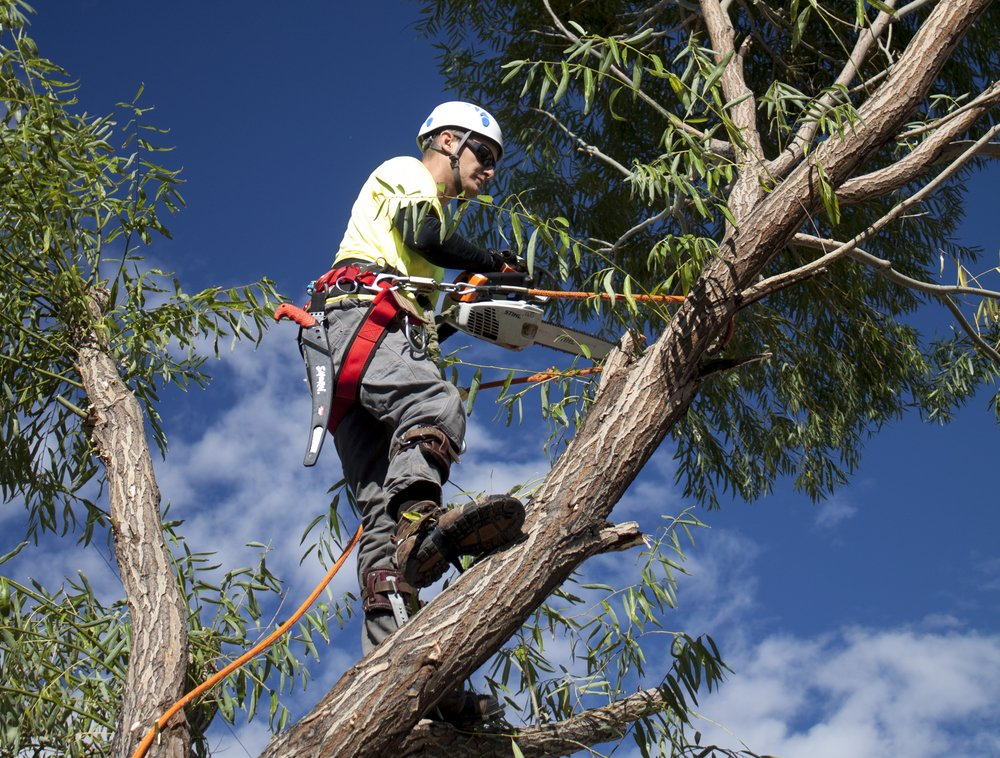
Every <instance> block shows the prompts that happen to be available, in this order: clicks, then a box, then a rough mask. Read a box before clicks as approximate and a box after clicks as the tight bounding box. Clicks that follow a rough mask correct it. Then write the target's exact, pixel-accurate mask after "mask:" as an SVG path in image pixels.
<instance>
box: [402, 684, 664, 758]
mask: <svg viewBox="0 0 1000 758" xmlns="http://www.w3.org/2000/svg"><path fill="white" fill-rule="evenodd" d="M669 708H670V705H669V704H668V702H667V701H666V700H665V699H664V697H663V695H662V693H661V692H660V690H659V689H648V690H643V691H642V692H637V693H635V694H634V695H630V696H629V697H627V698H624V699H622V700H619V701H618V702H615V703H612V704H611V705H608V706H605V707H604V708H594V709H591V710H587V711H583V712H581V713H579V714H577V715H575V716H573V717H572V718H569V719H566V720H565V721H559V722H556V723H552V724H544V725H541V726H533V727H527V728H524V729H518V730H517V731H516V732H515V733H513V734H469V733H463V732H460V731H458V730H457V729H455V728H453V727H451V726H448V725H447V724H440V723H434V722H430V721H422V722H420V723H419V724H418V725H417V726H416V728H415V729H414V730H413V732H412V733H411V734H410V736H409V737H408V738H407V739H406V740H405V741H404V742H403V744H402V745H401V746H400V753H399V756H400V758H416V757H417V756H420V757H421V758H510V756H511V754H512V753H511V746H510V744H511V741H512V740H513V741H515V742H517V746H518V748H520V750H521V752H522V753H523V754H524V757H525V758H549V757H550V756H563V755H570V754H572V753H576V752H578V751H580V750H583V749H586V748H588V747H592V746H593V745H598V744H600V743H602V742H611V741H612V740H619V739H621V738H622V737H624V736H625V735H626V734H627V732H628V727H629V725H630V724H632V723H634V722H636V721H638V720H639V719H641V718H644V717H646V716H651V715H653V714H655V713H662V712H664V711H666V710H669Z"/></svg>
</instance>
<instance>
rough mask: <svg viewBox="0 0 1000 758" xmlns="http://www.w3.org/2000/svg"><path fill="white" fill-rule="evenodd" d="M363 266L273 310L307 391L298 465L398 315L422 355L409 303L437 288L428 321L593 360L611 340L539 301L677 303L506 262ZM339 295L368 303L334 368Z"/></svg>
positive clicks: (419, 316)
mask: <svg viewBox="0 0 1000 758" xmlns="http://www.w3.org/2000/svg"><path fill="white" fill-rule="evenodd" d="M363 265H364V262H361V263H360V265H359V264H358V263H350V264H349V265H341V266H339V267H337V268H334V269H331V270H330V271H328V272H327V273H325V274H324V275H323V276H321V277H320V278H319V279H317V280H316V281H315V282H313V283H312V284H311V285H310V287H309V288H308V289H309V291H310V293H311V295H312V300H311V302H310V304H309V305H308V306H307V307H308V311H306V310H305V309H303V308H299V307H297V306H294V305H291V304H288V303H285V304H282V305H280V306H279V307H278V309H277V310H276V311H275V314H274V318H275V320H276V321H281V320H282V319H286V318H287V319H290V320H292V321H294V322H295V323H297V324H298V325H299V327H300V329H299V337H298V340H299V352H300V353H301V355H302V360H303V362H304V363H305V368H306V377H307V381H308V382H309V389H310V394H311V396H312V411H311V417H310V418H311V421H310V430H309V438H308V441H307V445H306V454H305V458H304V460H303V465H305V466H313V465H315V463H316V461H317V459H318V458H319V454H320V451H321V449H322V447H323V441H324V439H325V438H326V432H327V431H330V432H331V433H333V432H335V431H336V428H337V425H338V424H339V423H340V421H341V420H342V419H343V418H344V416H345V415H346V413H347V411H348V410H349V409H350V408H351V407H352V406H353V405H354V403H355V402H357V396H358V389H359V387H360V385H361V381H362V378H363V376H364V373H365V370H366V369H367V367H368V365H369V364H370V362H371V360H372V356H373V355H374V354H375V351H376V350H377V349H378V346H379V344H380V343H381V341H382V340H383V339H384V337H385V335H386V332H387V331H388V330H389V329H390V328H391V327H392V326H393V325H394V324H395V323H397V321H398V320H399V319H402V329H403V334H404V336H405V337H406V340H407V342H408V343H409V345H410V348H411V350H412V351H413V353H414V355H417V356H420V355H423V354H424V352H425V350H426V348H427V344H428V339H427V332H426V327H427V322H426V321H425V318H424V314H423V313H421V312H420V311H419V310H418V309H417V308H416V306H414V304H413V303H414V302H415V301H416V300H417V299H419V298H425V297H426V296H427V295H428V294H430V293H444V294H445V295H447V296H448V301H449V302H448V305H447V307H445V308H444V309H443V310H442V312H441V314H440V315H439V316H438V317H437V318H436V319H435V322H436V326H439V327H445V328H451V329H453V330H454V329H457V330H460V331H463V332H465V333H467V334H469V335H471V336H474V337H477V338H479V339H482V340H485V341H487V342H491V343H493V344H496V345H499V346H501V347H504V348H507V349H509V350H522V349H524V348H526V347H528V346H530V345H536V344H537V345H543V346H545V347H550V348H553V349H555V350H561V351H563V352H567V353H571V354H573V355H576V356H581V355H582V356H585V357H588V358H590V359H592V360H595V361H600V360H603V359H604V358H605V357H607V355H608V354H609V353H610V352H611V350H612V349H613V348H614V345H613V344H612V343H610V342H608V341H606V340H603V339H600V338H599V337H596V336H594V335H591V334H587V333H586V332H582V331H579V330H577V329H572V328H570V327H564V326H559V325H556V324H551V323H549V322H547V321H545V320H544V319H543V315H544V313H543V307H542V306H543V305H544V304H545V303H547V302H548V301H549V300H552V299H574V300H580V299H588V298H589V299H601V300H632V301H636V302H648V303H666V304H677V303H681V302H683V301H684V297H683V296H680V295H646V294H637V295H624V294H617V293H607V292H600V293H593V292H566V291H562V290H544V289H536V288H534V287H532V286H531V284H532V280H531V278H530V277H529V275H528V274H527V273H526V272H523V271H518V270H515V269H513V268H510V267H508V270H506V271H502V272H499V273H490V274H468V273H467V274H462V275H461V276H459V278H458V279H457V280H456V281H455V282H452V283H446V282H438V281H435V280H434V279H430V278H428V277H418V276H404V275H400V274H398V273H396V272H394V271H390V270H382V271H371V270H365V269H364V268H362V266H363ZM346 297H363V298H369V299H370V301H371V302H370V305H368V312H367V314H366V316H365V318H364V319H363V320H362V322H361V324H360V326H359V327H358V329H357V330H356V332H355V333H354V335H352V337H351V338H350V340H348V342H347V345H346V347H345V348H344V357H343V359H342V360H341V362H340V368H339V370H337V369H336V368H335V366H334V360H333V356H334V353H335V351H336V350H337V348H338V346H337V345H333V344H331V342H330V337H329V332H328V323H327V306H328V305H329V304H330V303H331V302H335V301H336V300H338V299H340V298H346ZM729 337H731V331H730V333H729V334H727V335H726V338H725V340H724V341H725V342H728V338H729Z"/></svg>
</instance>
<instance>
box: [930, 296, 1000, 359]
mask: <svg viewBox="0 0 1000 758" xmlns="http://www.w3.org/2000/svg"><path fill="white" fill-rule="evenodd" d="M938 300H940V301H941V302H942V303H944V304H945V306H946V307H947V308H948V310H949V311H951V313H952V315H953V316H954V317H955V320H956V321H958V323H959V324H960V325H961V327H962V329H964V330H965V333H966V334H968V335H969V339H971V340H972V341H973V343H974V344H975V345H976V346H977V347H978V348H979V349H980V350H982V351H983V352H984V353H986V355H988V356H989V357H990V358H992V359H993V360H994V361H995V362H996V363H997V364H998V365H1000V353H998V352H997V351H996V350H995V349H994V348H993V346H992V345H990V344H989V343H988V342H987V341H986V340H984V339H983V338H982V337H980V336H979V334H978V333H977V332H976V330H975V329H974V328H973V326H972V324H970V323H969V322H968V320H967V319H966V318H965V315H964V314H963V313H962V311H961V310H960V309H959V307H958V306H957V305H955V301H954V300H952V299H951V298H950V297H948V296H947V295H940V296H939V297H938Z"/></svg>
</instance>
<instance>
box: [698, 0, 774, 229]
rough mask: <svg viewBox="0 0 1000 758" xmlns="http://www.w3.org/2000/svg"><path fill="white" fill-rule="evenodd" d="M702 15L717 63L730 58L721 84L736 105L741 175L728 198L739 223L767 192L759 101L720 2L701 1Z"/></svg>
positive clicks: (737, 146) (739, 169)
mask: <svg viewBox="0 0 1000 758" xmlns="http://www.w3.org/2000/svg"><path fill="white" fill-rule="evenodd" d="M701 12H702V15H703V17H704V19H705V26H706V28H707V29H708V35H709V38H710V39H711V40H712V49H713V51H714V52H715V62H716V63H722V61H724V60H726V59H727V58H728V59H729V62H728V63H727V64H726V68H725V70H724V71H723V72H722V77H721V78H720V79H719V83H720V85H721V86H722V93H723V96H724V97H725V99H726V101H727V102H729V103H735V104H734V105H733V106H732V107H731V108H729V113H730V114H731V116H732V119H733V124H734V125H735V126H736V128H737V130H738V131H739V134H740V139H739V140H737V141H736V155H737V171H738V176H737V179H736V183H735V185H734V186H733V190H732V192H731V193H730V197H729V207H730V210H731V211H732V212H733V214H734V215H735V216H736V219H737V221H739V219H741V218H743V217H744V216H745V215H746V213H747V212H748V211H749V209H750V208H752V207H753V205H754V203H756V201H757V200H758V199H759V198H760V196H761V194H762V193H763V192H764V189H763V186H762V182H761V181H760V176H759V174H760V171H761V169H762V168H763V167H764V166H765V161H764V148H763V146H762V145H761V141H760V132H759V131H758V129H757V100H756V98H755V97H754V95H753V91H752V90H751V89H750V88H749V87H748V86H747V83H746V80H745V79H744V76H743V53H744V51H743V50H742V49H741V50H739V51H737V50H736V47H735V39H736V32H735V30H734V29H733V25H732V23H730V21H729V16H727V15H726V13H725V11H723V10H722V6H721V5H720V4H719V0H702V2H701ZM749 39H750V38H749V37H748V38H747V41H748V42H749Z"/></svg>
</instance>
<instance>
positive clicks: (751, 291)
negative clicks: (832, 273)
mask: <svg viewBox="0 0 1000 758" xmlns="http://www.w3.org/2000/svg"><path fill="white" fill-rule="evenodd" d="M997 133H1000V124H998V125H995V126H994V127H993V128H992V129H990V130H988V131H987V132H986V134H984V135H983V136H982V137H980V138H979V139H978V140H976V142H974V143H973V145H972V146H971V147H970V148H968V149H967V150H965V151H964V152H963V153H962V154H961V155H960V156H959V157H958V158H957V159H956V160H954V161H953V162H952V163H951V164H950V165H949V166H948V167H947V168H945V169H944V170H943V171H942V172H941V173H940V174H938V175H937V176H936V177H934V179H933V180H931V181H930V182H928V183H927V184H925V185H924V186H923V187H921V188H920V189H919V190H918V191H917V192H915V193H914V194H913V195H911V196H910V197H908V198H906V199H905V200H903V201H901V202H899V203H897V204H896V205H895V206H893V208H892V209H891V210H890V211H889V212H888V213H886V214H885V215H884V216H882V218H880V219H878V220H877V221H875V222H874V223H873V224H871V226H869V227H868V228H867V229H865V230H864V231H863V232H861V233H860V234H857V235H855V236H854V237H852V238H851V239H849V240H847V241H846V242H842V243H838V245H837V247H836V248H835V249H834V250H832V251H830V252H828V253H827V254H826V255H823V256H821V257H820V258H817V259H816V260H815V261H811V262H810V263H808V264H806V265H805V266H804V267H802V268H803V270H804V271H806V272H808V271H809V270H814V269H816V268H819V267H822V266H828V265H829V264H830V263H832V262H833V261H835V260H837V259H838V258H842V257H844V256H845V255H847V254H849V253H850V252H851V251H852V250H855V249H857V247H858V246H859V245H860V244H862V243H863V242H864V241H865V240H868V239H871V238H872V237H873V236H875V234H877V233H878V232H880V231H882V230H883V229H884V228H885V227H887V226H888V225H889V224H890V223H892V222H893V221H895V220H896V219H897V218H899V217H900V216H901V215H903V213H905V212H906V211H907V210H909V209H910V208H912V207H913V206H914V205H917V204H918V203H921V202H923V200H924V198H925V197H927V196H928V195H929V194H931V193H932V192H934V191H935V190H936V189H937V188H938V187H939V186H941V185H942V184H943V183H944V182H946V181H948V180H949V179H950V178H951V177H952V176H953V175H954V174H955V173H956V172H957V171H958V170H959V169H960V168H961V167H962V166H964V165H965V164H966V163H968V161H969V160H970V159H971V158H972V157H973V156H974V155H975V154H976V152H977V151H978V150H979V149H980V148H981V147H982V146H983V145H986V144H988V143H989V142H990V141H991V140H992V139H993V137H994V136H995V135H996V134H997ZM797 272H798V270H795V271H786V272H783V273H781V274H777V275H776V276H773V277H770V278H769V279H765V280H763V281H761V282H758V283H757V284H755V285H753V286H752V287H749V288H748V289H746V290H745V291H744V292H743V293H741V294H742V296H743V298H744V300H745V301H746V302H753V301H755V300H759V299H760V298H762V297H765V296H767V295H768V294H770V292H771V290H772V288H775V287H776V288H778V289H781V288H783V287H784V286H787V285H785V284H784V282H785V281H786V280H787V279H788V277H791V276H797V275H798V273H797Z"/></svg>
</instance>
